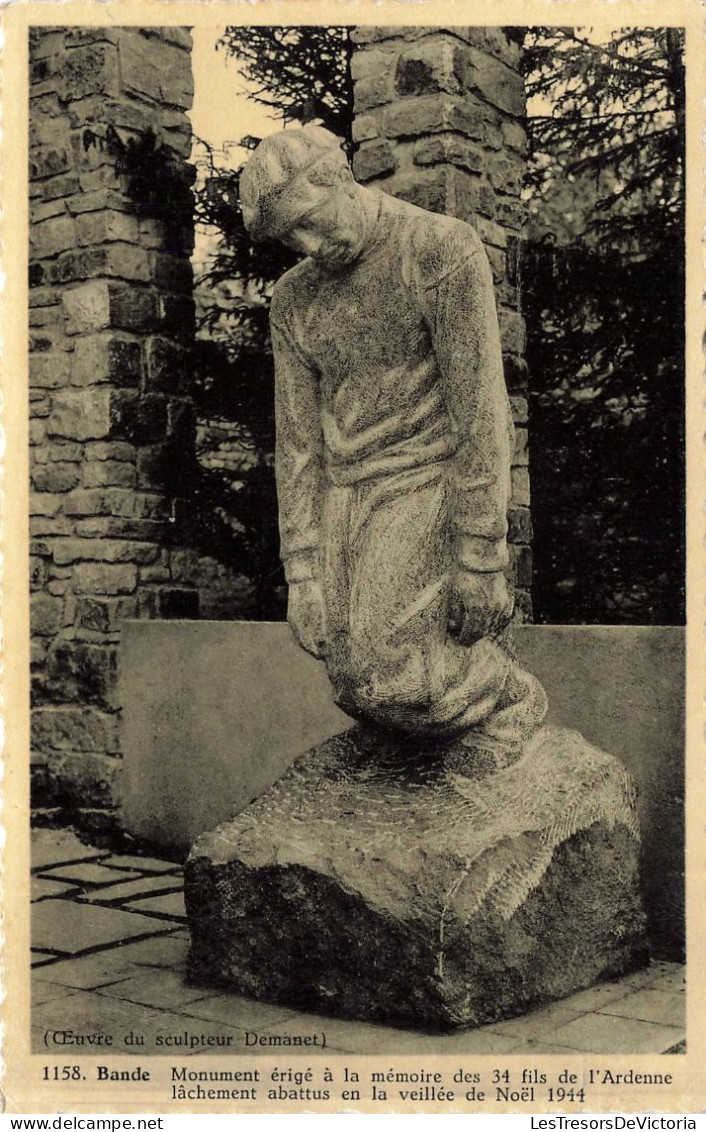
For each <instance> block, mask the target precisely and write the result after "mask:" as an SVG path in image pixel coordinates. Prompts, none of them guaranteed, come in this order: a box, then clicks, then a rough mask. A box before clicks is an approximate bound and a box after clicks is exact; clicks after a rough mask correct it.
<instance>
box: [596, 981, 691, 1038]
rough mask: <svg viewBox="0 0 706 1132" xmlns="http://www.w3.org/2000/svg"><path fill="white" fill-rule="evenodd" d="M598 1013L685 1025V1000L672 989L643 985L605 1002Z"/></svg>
mask: <svg viewBox="0 0 706 1132" xmlns="http://www.w3.org/2000/svg"><path fill="white" fill-rule="evenodd" d="M597 1013H599V1014H613V1015H618V1016H620V1017H621V1018H639V1019H641V1020H642V1021H643V1022H656V1023H662V1024H664V1025H667V1026H679V1027H680V1028H681V1029H682V1030H683V1029H684V1027H685V1026H686V1000H685V996H684V995H683V994H679V993H678V992H674V991H665V990H654V989H653V988H652V987H643V988H641V989H639V990H635V991H633V993H632V994H627V995H625V997H624V998H619V999H616V1000H615V1001H614V1002H609V1003H607V1005H606V1006H604V1007H603V1009H602V1010H599V1011H597Z"/></svg>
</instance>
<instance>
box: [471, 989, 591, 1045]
mask: <svg viewBox="0 0 706 1132" xmlns="http://www.w3.org/2000/svg"><path fill="white" fill-rule="evenodd" d="M575 998H576V995H572V996H571V997H570V998H567V999H563V1000H562V1001H561V1002H556V1003H554V1004H553V1005H552V1006H547V1007H544V1008H543V1009H540V1010H533V1011H531V1013H529V1014H524V1015H523V1016H522V1017H521V1018H508V1019H506V1020H505V1021H503V1022H493V1024H492V1025H490V1026H488V1027H487V1029H488V1030H489V1031H492V1032H493V1033H497V1034H506V1035H507V1036H508V1037H514V1038H517V1040H518V1041H532V1040H533V1039H535V1038H540V1036H541V1035H542V1034H547V1032H548V1033H549V1034H550V1035H551V1034H553V1033H554V1031H555V1030H556V1029H557V1027H558V1026H563V1025H564V1024H565V1023H566V1022H571V1021H573V1019H574V1018H578V1017H580V1015H581V1011H580V1010H578V1009H577V1008H576V1007H575V1006H574V999H575Z"/></svg>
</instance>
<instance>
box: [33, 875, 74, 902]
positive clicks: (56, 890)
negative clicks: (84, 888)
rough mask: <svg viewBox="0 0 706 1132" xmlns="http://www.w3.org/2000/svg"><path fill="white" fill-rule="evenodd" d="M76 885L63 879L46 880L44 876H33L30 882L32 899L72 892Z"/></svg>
mask: <svg viewBox="0 0 706 1132" xmlns="http://www.w3.org/2000/svg"><path fill="white" fill-rule="evenodd" d="M73 888H75V885H72V884H69V883H68V881H63V880H46V879H45V878H44V877H32V880H31V882H30V892H29V895H30V900H32V901H34V900H41V899H42V897H44V896H65V895H66V894H67V893H68V892H71V891H72V889H73Z"/></svg>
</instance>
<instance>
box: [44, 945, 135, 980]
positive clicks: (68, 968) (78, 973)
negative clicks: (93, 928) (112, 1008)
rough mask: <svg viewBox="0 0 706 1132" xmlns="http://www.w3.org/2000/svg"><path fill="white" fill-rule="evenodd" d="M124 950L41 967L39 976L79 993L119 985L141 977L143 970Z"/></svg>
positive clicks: (101, 952)
mask: <svg viewBox="0 0 706 1132" xmlns="http://www.w3.org/2000/svg"><path fill="white" fill-rule="evenodd" d="M124 950H125V949H124V948H122V947H114V948H110V949H108V950H105V951H98V952H96V954H95V955H82V956H81V957H80V958H78V959H61V960H59V962H58V963H51V964H48V965H47V966H45V967H42V968H40V970H39V971H38V972H37V974H36V977H37V978H39V979H48V980H50V981H51V982H53V983H60V984H61V985H63V986H67V987H73V988H74V989H77V990H93V989H94V988H96V987H101V986H106V985H107V984H108V983H117V982H118V980H120V979H128V978H130V977H131V976H132V975H136V974H138V973H139V972H140V971H141V970H142V968H140V967H139V966H137V965H136V964H134V963H132V962H131V961H130V960H129V959H128V958H127V956H125V955H124V954H123V952H124Z"/></svg>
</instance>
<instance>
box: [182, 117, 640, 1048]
mask: <svg viewBox="0 0 706 1132" xmlns="http://www.w3.org/2000/svg"><path fill="white" fill-rule="evenodd" d="M241 194H242V206H243V217H244V219H245V223H246V225H247V227H248V229H249V231H250V232H251V234H252V235H253V237H254V238H262V237H271V238H276V239H280V240H283V241H284V242H285V243H286V244H288V245H289V246H290V247H292V248H294V249H295V250H296V251H298V252H300V253H301V254H302V256H303V257H305V258H303V259H302V261H301V262H300V263H299V264H298V265H297V266H296V267H295V268H294V269H293V270H292V271H290V272H288V273H287V274H286V275H285V276H284V277H283V278H282V279H280V280H279V282H278V283H277V285H276V287H275V290H274V294H273V299H272V313H271V325H272V340H273V345H274V353H275V363H276V402H277V464H276V471H277V490H278V494H279V505H280V530H281V541H282V556H283V559H284V563H285V569H286V575H287V581H288V583H289V620H290V623H291V625H292V628H293V630H294V632H295V634H296V636H297V637H298V639H299V642H300V643H301V644H302V646H303V647H304V648H305V649H307V651H309V652H311V653H313V654H314V656H319V657H323V659H324V660H325V662H326V665H327V669H328V672H329V675H330V677H331V682H332V685H333V688H334V694H335V696H336V699H337V701H338V703H339V704H340V705H341V706H342V707H343V708H344V709H345V711H346V712H348V713H349V714H350V715H351V716H353V717H355V718H357V719H358V720H359V721H361V722H360V723H359V724H358V725H356V726H354V727H351V728H350V730H348V731H346V732H344V733H343V734H340V735H336V736H334V737H333V738H331V739H329V740H327V741H326V742H324V743H322V744H320V745H319V746H317V747H314V748H313V749H312V750H309V751H307V752H305V753H302V754H301V756H300V757H299V758H298V759H297V760H296V761H295V762H293V764H292V765H291V767H290V768H289V770H288V771H287V773H286V774H285V775H284V776H283V777H282V778H280V779H279V781H277V782H276V783H274V784H273V785H272V786H271V787H270V788H269V789H268V790H267V791H266V792H265V793H264V794H262V795H261V797H259V798H257V799H256V800H255V801H254V802H252V803H251V805H250V806H248V807H247V808H246V809H244V810H243V811H242V812H241V813H239V814H237V815H236V816H235V817H234V818H233V819H232V821H229V822H225V823H223V824H222V825H220V826H218V827H217V828H216V829H215V830H212V831H210V832H208V833H205V834H204V835H203V836H202V837H200V838H199V839H198V841H197V842H196V843H195V845H194V846H193V848H192V851H191V855H190V858H189V861H188V863H187V868H186V886H185V891H186V902H187V912H188V916H189V924H190V929H191V937H192V947H191V953H190V970H191V975H192V978H194V979H199V980H202V979H205V980H206V981H214V980H215V981H217V982H220V983H226V984H227V985H229V986H231V987H233V988H235V989H236V990H238V991H239V992H240V993H244V994H249V995H253V996H255V997H257V998H265V999H270V1000H276V1001H279V1002H285V1003H288V1004H290V1005H293V1006H296V1007H300V1008H305V1009H310V1010H317V1011H324V1012H327V1013H334V1014H344V1015H348V1016H354V1017H358V1018H365V1019H368V1020H374V1021H382V1022H385V1023H390V1022H395V1023H397V1024H401V1025H406V1026H413V1027H417V1028H422V1029H432V1030H439V1029H442V1030H443V1029H454V1028H458V1027H464V1026H477V1025H480V1024H482V1023H484V1022H490V1021H493V1020H496V1019H498V1018H503V1017H507V1016H509V1015H512V1014H517V1013H519V1012H520V1011H522V1010H526V1009H528V1008H530V1007H531V1006H532V1005H535V1004H538V1003H544V1002H546V1001H548V1000H550V999H553V998H561V997H562V996H564V995H567V994H570V993H571V992H572V991H574V990H577V989H579V988H582V987H586V986H589V985H590V984H591V983H592V982H594V981H595V980H596V979H598V978H601V977H609V976H614V975H619V974H622V973H624V972H625V971H627V970H630V969H631V968H633V967H635V966H638V965H640V964H642V963H644V962H645V958H646V949H645V935H644V926H645V921H644V915H643V911H642V906H641V900H640V892H639V883H638V880H639V832H638V824H637V815H636V803H635V792H634V788H633V785H632V782H631V780H630V778H629V776H628V775H627V773H626V771H625V769H624V767H623V766H622V765H621V764H620V763H619V762H618V760H617V759H615V758H614V757H613V756H612V755H609V754H606V753H605V752H603V751H599V750H597V749H596V748H595V747H592V746H591V745H590V744H589V743H587V742H586V740H585V739H583V738H582V736H581V735H579V734H578V733H577V732H575V731H567V730H565V729H563V728H560V727H556V726H540V724H541V722H542V720H543V717H544V713H545V710H546V706H547V704H546V697H545V694H544V691H543V689H542V688H541V686H540V684H539V682H538V681H537V680H536V679H535V678H534V677H533V676H531V675H530V674H529V673H527V672H525V671H523V670H521V669H520V668H519V667H518V666H517V664H516V663H515V662H514V660H513V658H512V650H511V647H510V644H509V640H508V636H507V626H508V623H509V620H510V617H511V613H512V600H511V598H510V596H509V593H508V589H507V584H506V580H505V569H506V567H507V564H508V552H507V545H506V531H507V526H506V509H507V504H508V499H509V481H510V458H511V453H512V424H511V420H510V414H509V408H508V400H507V396H506V392H505V388H504V384H503V376H502V364H501V355H500V341H499V334H498V324H497V317H496V312H495V303H494V296H493V288H492V280H491V273H490V269H489V266H488V261H487V259H486V256H485V253H484V251H483V248H482V246H481V243H480V240H479V238H478V236H477V235H476V233H475V232H474V230H473V229H472V228H471V227H469V226H468V225H467V224H464V223H462V222H460V221H458V220H455V219H452V218H449V217H445V216H436V215H433V214H431V213H429V212H425V211H424V210H422V209H419V208H415V207H413V206H411V205H409V204H405V203H403V202H401V201H398V200H395V199H393V198H392V197H389V196H387V195H385V194H384V193H380V192H377V191H375V190H371V189H367V188H363V187H362V186H360V185H357V184H356V183H355V181H354V180H353V178H352V176H351V174H350V172H349V170H348V166H347V164H346V162H345V159H344V156H343V154H342V152H341V149H340V147H339V144H338V142H337V140H336V139H335V138H334V137H333V136H332V135H331V134H330V133H328V132H327V131H326V130H323V129H321V128H318V127H315V126H307V127H303V128H301V129H297V130H291V131H286V132H284V133H281V134H279V135H277V136H275V137H272V138H268V139H266V140H265V141H264V142H262V143H261V145H260V146H259V147H258V149H257V150H256V152H255V154H254V155H253V157H251V159H250V161H249V162H248V164H247V165H246V167H245V169H244V170H243V173H242V178H241Z"/></svg>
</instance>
